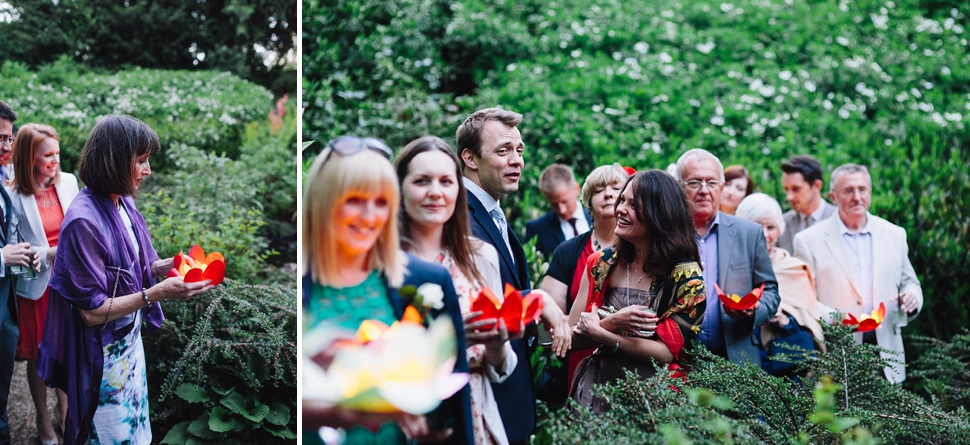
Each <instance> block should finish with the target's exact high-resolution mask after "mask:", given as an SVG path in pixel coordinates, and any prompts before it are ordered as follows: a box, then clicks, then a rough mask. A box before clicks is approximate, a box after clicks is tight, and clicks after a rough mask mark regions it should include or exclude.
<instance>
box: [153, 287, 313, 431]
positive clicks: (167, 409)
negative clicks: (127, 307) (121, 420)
mask: <svg viewBox="0 0 970 445" xmlns="http://www.w3.org/2000/svg"><path fill="white" fill-rule="evenodd" d="M295 294H296V288H295V282H294V281H293V280H292V278H291V279H290V280H289V282H288V284H286V285H273V286H253V285H246V284H242V283H240V282H238V281H236V280H232V279H227V280H226V281H224V282H223V283H222V284H220V285H219V286H217V287H216V288H215V289H213V290H211V291H209V292H207V293H204V294H202V295H200V296H198V297H196V298H194V299H192V300H190V301H187V302H184V303H181V302H180V303H172V304H166V305H165V315H166V322H165V324H164V325H163V326H162V328H161V329H160V330H159V331H158V332H156V333H155V334H153V335H149V336H146V337H145V343H146V344H145V351H146V355H147V360H148V363H150V364H151V366H150V367H149V375H148V382H149V386H150V387H149V394H150V397H151V407H152V422H153V426H154V428H155V433H156V437H160V438H161V437H164V439H163V440H162V442H161V443H169V444H186V443H189V444H190V443H216V442H218V443H248V444H260V443H267V444H268V443H280V442H282V441H283V440H284V439H285V440H292V439H295V438H296V434H295V431H296V305H295V304H294V303H295V297H294V295H295Z"/></svg>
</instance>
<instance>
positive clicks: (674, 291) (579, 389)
mask: <svg viewBox="0 0 970 445" xmlns="http://www.w3.org/2000/svg"><path fill="white" fill-rule="evenodd" d="M616 221H617V223H616V229H615V234H616V236H617V238H618V239H619V241H618V242H617V245H616V247H615V248H607V249H605V250H603V251H602V252H600V253H599V254H594V255H592V256H590V257H589V260H588V261H587V263H586V273H585V274H584V276H583V280H582V282H581V284H580V289H579V293H578V297H577V298H576V300H575V301H574V302H573V308H572V310H571V311H570V314H569V322H570V325H572V326H574V330H575V333H576V334H577V335H576V336H575V337H574V340H573V348H574V349H582V348H585V347H590V346H591V345H592V346H598V347H597V350H596V352H595V353H593V355H592V356H590V357H588V358H586V359H584V360H583V362H582V363H580V365H579V369H578V370H577V371H576V376H575V378H574V381H573V386H572V390H571V391H570V396H571V397H572V398H574V399H575V400H576V401H577V402H578V403H579V404H581V405H592V408H593V411H594V412H603V411H605V410H606V409H607V408H608V406H607V405H606V404H605V402H604V401H603V400H602V399H598V398H594V397H593V396H592V389H593V385H595V384H602V383H606V382H611V381H614V380H617V379H619V378H622V377H623V376H624V375H625V371H626V370H631V371H634V372H636V373H638V374H639V375H641V376H643V377H650V376H652V375H654V373H655V371H654V364H653V362H657V363H660V364H668V365H669V367H670V368H671V369H676V368H679V366H680V363H681V361H682V360H684V358H685V354H684V348H685V346H687V345H688V344H689V343H690V341H691V340H693V339H694V338H696V337H697V333H698V332H699V331H700V323H701V319H702V318H703V316H704V309H705V307H706V306H705V301H704V295H705V293H704V292H705V291H704V280H703V278H702V277H701V268H700V266H699V264H698V263H699V255H698V252H697V243H696V241H695V239H694V229H693V224H692V222H691V218H690V207H689V205H688V203H687V198H686V197H685V196H684V193H683V191H682V190H681V188H680V186H679V185H678V184H677V181H675V180H674V179H673V178H672V177H670V176H669V175H667V174H666V173H664V172H663V171H660V170H648V171H645V172H640V173H637V174H635V175H633V176H631V177H630V179H629V180H628V181H627V183H626V185H625V186H624V189H623V192H622V193H621V194H620V197H619V198H618V199H617V201H616Z"/></svg>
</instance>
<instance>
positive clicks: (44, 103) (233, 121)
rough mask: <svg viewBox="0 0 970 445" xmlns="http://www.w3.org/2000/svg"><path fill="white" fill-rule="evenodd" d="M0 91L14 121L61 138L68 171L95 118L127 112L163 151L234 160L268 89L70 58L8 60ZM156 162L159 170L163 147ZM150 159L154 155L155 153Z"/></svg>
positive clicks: (217, 77)
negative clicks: (190, 150)
mask: <svg viewBox="0 0 970 445" xmlns="http://www.w3.org/2000/svg"><path fill="white" fill-rule="evenodd" d="M0 77H2V78H3V82H0V97H2V98H3V101H4V102H7V104H9V105H10V106H11V107H12V108H13V109H14V111H16V112H17V114H18V118H19V119H18V120H17V123H18V124H21V125H22V124H25V123H29V122H36V123H43V124H48V125H51V126H53V127H54V128H56V129H57V132H58V135H59V136H60V139H61V162H62V164H63V165H62V166H61V168H62V169H63V170H64V171H74V168H75V167H76V165H77V159H78V156H79V155H80V153H81V148H82V147H83V146H84V141H85V140H86V139H87V136H88V133H89V132H90V131H91V129H92V128H93V127H94V124H95V123H96V118H97V117H98V116H103V115H106V114H111V113H127V114H131V115H133V116H135V117H137V118H139V119H141V120H143V121H145V123H146V124H148V125H149V126H151V127H152V128H153V129H154V130H155V131H156V132H157V133H158V135H159V137H160V138H161V142H162V149H163V150H165V149H166V148H167V147H169V146H171V145H174V144H177V143H181V144H186V145H192V146H196V147H204V149H205V150H206V151H207V152H210V153H225V154H226V155H228V156H230V157H232V158H236V157H238V156H239V147H240V145H241V143H242V139H243V134H244V131H245V126H246V123H247V122H250V121H254V120H257V119H260V118H263V117H264V116H265V115H266V112H267V111H268V110H269V109H270V105H271V100H272V98H273V96H272V94H271V93H270V92H269V91H268V90H266V89H265V88H263V87H260V86H257V85H255V84H252V83H250V82H247V81H244V80H242V79H240V78H238V77H236V76H234V75H232V74H229V73H216V72H209V71H191V72H190V71H162V70H150V69H132V70H124V71H119V72H116V73H113V74H102V73H95V72H89V71H87V70H84V69H83V68H80V67H79V66H78V65H76V64H75V63H74V62H72V61H71V60H70V59H69V58H66V57H62V58H61V59H58V61H57V62H55V63H52V64H50V65H46V66H43V67H41V68H39V69H38V70H37V71H36V72H32V71H30V70H28V69H27V67H26V66H25V65H22V64H19V63H17V62H11V61H6V62H4V63H3V65H2V66H0ZM157 158H158V160H159V161H161V162H155V167H157V168H159V169H160V170H164V169H165V167H167V166H166V165H165V162H164V158H165V156H164V153H162V156H157ZM153 161H155V159H153Z"/></svg>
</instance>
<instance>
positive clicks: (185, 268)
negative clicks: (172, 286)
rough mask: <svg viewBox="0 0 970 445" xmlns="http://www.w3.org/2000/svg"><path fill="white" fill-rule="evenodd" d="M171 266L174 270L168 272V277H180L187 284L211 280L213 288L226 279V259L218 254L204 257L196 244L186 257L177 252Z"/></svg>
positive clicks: (203, 253)
mask: <svg viewBox="0 0 970 445" xmlns="http://www.w3.org/2000/svg"><path fill="white" fill-rule="evenodd" d="M172 265H173V267H174V268H173V269H172V270H170V271H168V276H169V277H178V276H181V277H182V278H183V279H185V281H186V282H189V283H193V282H196V281H203V280H212V285H213V286H215V285H217V284H219V283H221V282H222V280H223V279H225V278H226V258H225V257H223V256H222V254H221V253H219V252H212V253H210V254H209V255H208V256H206V254H205V251H204V250H202V248H201V247H199V245H198V244H196V245H194V246H192V248H191V249H189V254H188V255H186V254H185V253H183V252H182V251H179V253H178V255H175V259H174V262H173V263H172Z"/></svg>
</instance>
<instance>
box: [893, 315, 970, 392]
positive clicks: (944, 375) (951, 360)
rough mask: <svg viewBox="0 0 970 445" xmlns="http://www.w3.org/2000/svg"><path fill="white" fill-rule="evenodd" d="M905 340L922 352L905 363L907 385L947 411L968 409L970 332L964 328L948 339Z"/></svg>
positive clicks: (919, 338) (917, 338)
mask: <svg viewBox="0 0 970 445" xmlns="http://www.w3.org/2000/svg"><path fill="white" fill-rule="evenodd" d="M909 340H910V341H911V345H912V346H913V347H916V348H918V349H919V350H921V351H922V353H921V354H920V355H919V359H918V360H916V361H914V362H911V363H910V364H909V369H908V370H907V372H908V375H907V379H906V383H907V386H911V387H913V388H915V391H916V392H918V393H919V394H921V395H923V396H925V397H927V398H928V399H929V400H931V401H933V403H935V404H937V405H940V406H941V407H942V408H943V409H945V410H947V411H952V410H957V409H963V410H966V409H970V332H968V331H966V330H964V331H963V332H962V333H961V334H959V335H956V336H954V337H953V338H952V339H951V340H950V341H949V342H945V341H941V340H937V339H935V338H929V337H913V338H910V339H909Z"/></svg>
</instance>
